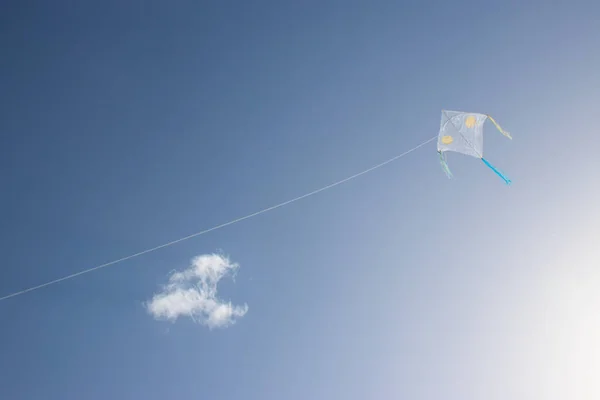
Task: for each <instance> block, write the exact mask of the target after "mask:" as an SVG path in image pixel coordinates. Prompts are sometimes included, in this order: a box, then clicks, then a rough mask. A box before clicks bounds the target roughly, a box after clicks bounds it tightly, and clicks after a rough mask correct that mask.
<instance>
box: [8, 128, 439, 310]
mask: <svg viewBox="0 0 600 400" xmlns="http://www.w3.org/2000/svg"><path fill="white" fill-rule="evenodd" d="M436 138H437V136H434V137H432V138H431V139H428V140H426V141H424V142H423V143H421V144H419V145H417V146H415V147H413V148H412V149H410V150H407V151H405V152H404V153H402V154H399V155H397V156H395V157H392V158H390V159H389V160H387V161H384V162H382V163H379V164H377V165H375V166H373V167H371V168H368V169H366V170H364V171H362V172H359V173H356V174H354V175H351V176H349V177H347V178H344V179H342V180H339V181H337V182H334V183H331V184H329V185H327V186H323V187H321V188H319V189H316V190H313V191H312V192H309V193H306V194H303V195H301V196H298V197H295V198H293V199H290V200H287V201H284V202H282V203H279V204H276V205H274V206H271V207H267V208H264V209H262V210H260V211H256V212H254V213H252V214H248V215H246V216H243V217H240V218H236V219H233V220H231V221H229V222H225V223H223V224H220V225H216V226H213V227H212V228H208V229H205V230H203V231H200V232H196V233H193V234H191V235H188V236H185V237H182V238H179V239H176V240H173V241H171V242H167V243H164V244H161V245H158V246H155V247H152V248H149V249H147V250H143V251H140V252H138V253H135V254H131V255H129V256H126V257H122V258H119V259H116V260H113V261H110V262H107V263H105V264H101V265H98V266H95V267H92V268H89V269H86V270H83V271H79V272H76V273H73V274H70V275H66V276H64V277H62V278H58V279H54V280H52V281H49V282H46V283H42V284H41V285H37V286H32V287H30V288H28V289H23V290H21V291H18V292H14V293H11V294H9V295H6V296H4V297H0V301H2V300H6V299H9V298H11V297H16V296H19V295H22V294H25V293H28V292H32V291H34V290H38V289H41V288H44V287H46V286H50V285H54V284H56V283H59V282H63V281H66V280H69V279H73V278H75V277H78V276H80V275H84V274H88V273H90V272H93V271H96V270H99V269H102V268H106V267H109V266H111V265H114V264H118V263H120V262H123V261H127V260H131V259H132V258H135V257H139V256H141V255H144V254H148V253H151V252H154V251H156V250H159V249H163V248H165V247H169V246H172V245H174V244H177V243H180V242H183V241H186V240H189V239H192V238H194V237H196V236H200V235H204V234H206V233H209V232H212V231H215V230H217V229H221V228H224V227H226V226H229V225H233V224H236V223H238V222H241V221H244V220H246V219H249V218H253V217H256V216H258V215H260V214H264V213H266V212H269V211H272V210H275V209H277V208H280V207H283V206H286V205H288V204H291V203H294V202H296V201H299V200H302V199H305V198H307V197H310V196H313V195H315V194H317V193H320V192H323V191H325V190H328V189H331V188H333V187H335V186H338V185H341V184H342V183H345V182H348V181H350V180H352V179H355V178H358V177H359V176H362V175H364V174H367V173H369V172H371V171H374V170H376V169H378V168H381V167H383V166H384V165H387V164H389V163H391V162H393V161H396V160H397V159H399V158H401V157H404V156H405V155H407V154H409V153H412V152H413V151H415V150H417V149H419V148H420V147H423V146H425V145H426V144H427V143H429V142H431V141H433V140H434V139H436Z"/></svg>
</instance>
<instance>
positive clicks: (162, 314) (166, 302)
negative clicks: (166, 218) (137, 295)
mask: <svg viewBox="0 0 600 400" xmlns="http://www.w3.org/2000/svg"><path fill="white" fill-rule="evenodd" d="M238 268H239V264H237V263H233V262H231V261H230V260H229V257H227V256H224V255H221V254H203V255H200V256H197V257H195V258H194V259H192V261H191V265H190V266H189V267H188V268H187V269H185V270H183V271H181V272H173V273H172V274H171V276H170V278H169V282H168V283H167V284H166V285H164V286H163V288H162V291H161V292H159V293H156V294H155V295H154V296H153V297H152V300H150V301H148V302H147V303H146V308H147V310H148V312H149V313H150V314H151V315H152V316H153V317H154V318H156V319H163V320H165V319H166V320H170V321H175V320H177V318H179V317H190V318H192V319H193V320H194V321H195V322H198V323H201V324H203V325H206V326H208V327H209V328H210V329H212V328H222V327H227V326H229V325H232V324H234V323H235V321H236V319H238V318H241V317H243V316H244V315H246V313H247V312H248V305H247V304H244V305H243V306H234V305H232V304H231V302H229V303H226V302H224V301H223V300H221V299H219V298H218V297H217V285H218V283H219V281H220V280H221V279H222V278H224V277H226V276H228V275H231V276H233V275H235V272H236V271H237V270H238Z"/></svg>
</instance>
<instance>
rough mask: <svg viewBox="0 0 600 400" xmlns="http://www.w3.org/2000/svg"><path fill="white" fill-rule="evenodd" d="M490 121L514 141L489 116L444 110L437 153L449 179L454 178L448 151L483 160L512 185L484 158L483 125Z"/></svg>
mask: <svg viewBox="0 0 600 400" xmlns="http://www.w3.org/2000/svg"><path fill="white" fill-rule="evenodd" d="M487 119H489V120H490V121H492V123H493V124H494V125H495V126H496V128H498V130H499V131H500V133H502V134H503V135H504V136H506V137H507V138H509V139H512V137H511V136H510V133H508V132H506V131H505V130H504V129H502V128H501V127H500V125H498V123H497V122H496V121H495V120H494V119H493V118H492V117H491V116H489V115H487V114H478V113H466V112H461V111H447V110H442V122H441V124H440V134H439V136H438V143H437V151H438V154H439V156H440V163H441V164H442V168H443V170H444V172H445V173H446V175H447V176H448V178H452V172H450V168H448V163H447V162H446V156H445V154H444V153H445V152H446V151H455V152H457V153H462V154H466V155H468V156H472V157H476V158H479V159H481V161H483V163H484V164H485V165H487V166H488V167H489V168H490V169H491V170H492V171H494V172H495V173H496V174H497V175H498V176H499V177H500V178H502V179H503V180H504V182H506V184H507V185H510V184H511V180H510V179H508V178H507V177H506V176H505V175H504V174H503V173H502V172H500V171H499V170H498V169H497V168H496V167H494V166H493V165H492V164H490V162H489V161H488V160H486V159H485V158H483V124H484V122H485V121H486V120H487Z"/></svg>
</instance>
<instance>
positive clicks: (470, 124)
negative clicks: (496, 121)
mask: <svg viewBox="0 0 600 400" xmlns="http://www.w3.org/2000/svg"><path fill="white" fill-rule="evenodd" d="M475 122H477V119H476V118H475V117H474V116H472V115H469V116H468V117H467V119H466V120H465V126H466V127H467V128H472V127H474V126H475Z"/></svg>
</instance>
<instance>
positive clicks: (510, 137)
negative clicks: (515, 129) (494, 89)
mask: <svg viewBox="0 0 600 400" xmlns="http://www.w3.org/2000/svg"><path fill="white" fill-rule="evenodd" d="M487 117H488V118H489V119H490V121H492V124H494V125H495V126H496V128H498V130H499V131H500V133H501V134H503V135H504V136H506V137H507V138H509V139H511V140H512V136H511V135H510V133H509V132H507V131H505V130H504V129H502V128H501V127H500V125H498V123H497V122H496V120H495V119H494V118H492V117H491V116H490V115H488V116H487Z"/></svg>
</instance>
